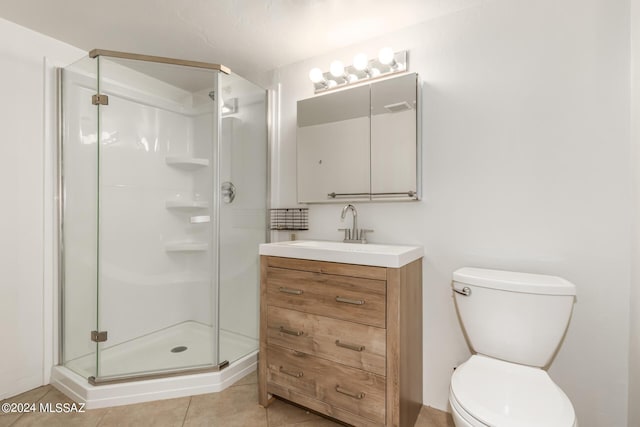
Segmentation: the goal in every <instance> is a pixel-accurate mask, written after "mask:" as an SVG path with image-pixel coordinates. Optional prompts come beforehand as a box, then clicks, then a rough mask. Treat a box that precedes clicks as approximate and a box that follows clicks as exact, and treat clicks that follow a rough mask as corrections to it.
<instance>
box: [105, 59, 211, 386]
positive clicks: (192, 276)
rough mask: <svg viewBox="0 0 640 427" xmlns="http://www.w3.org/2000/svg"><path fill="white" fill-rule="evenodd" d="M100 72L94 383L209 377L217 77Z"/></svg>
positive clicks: (117, 69)
mask: <svg viewBox="0 0 640 427" xmlns="http://www.w3.org/2000/svg"><path fill="white" fill-rule="evenodd" d="M98 61H99V85H98V90H99V93H100V94H101V95H106V96H107V97H108V104H102V105H98V107H97V108H98V117H99V125H98V136H99V138H98V147H99V156H98V157H99V174H98V193H99V220H98V273H97V277H98V283H97V289H98V295H97V304H98V316H97V322H98V325H97V331H99V332H102V333H104V332H106V341H101V342H99V345H98V367H97V377H98V381H99V379H107V380H108V379H109V378H113V377H121V376H136V375H143V374H149V373H163V372H166V371H175V370H184V369H192V368H203V369H207V368H211V367H214V366H215V365H217V364H218V334H217V329H218V313H217V307H218V301H217V299H218V293H217V288H216V286H215V285H216V271H215V266H216V259H217V256H218V254H217V240H216V230H215V222H214V221H213V219H214V212H215V197H214V191H213V189H214V181H215V175H216V174H215V164H216V158H215V151H216V150H215V149H214V147H215V141H216V139H215V137H216V133H217V122H218V117H217V115H218V108H217V106H216V104H215V101H214V95H213V94H214V93H215V91H216V86H217V78H218V76H217V72H216V71H212V70H205V69H199V68H193V67H185V66H179V65H171V64H162V63H153V62H145V61H137V60H131V59H119V58H107V57H98ZM102 337H103V338H104V335H103V336H102Z"/></svg>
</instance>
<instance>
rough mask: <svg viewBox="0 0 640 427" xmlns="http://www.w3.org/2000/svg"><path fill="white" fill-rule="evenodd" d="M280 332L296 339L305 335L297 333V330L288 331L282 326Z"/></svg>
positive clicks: (300, 332) (301, 332)
mask: <svg viewBox="0 0 640 427" xmlns="http://www.w3.org/2000/svg"><path fill="white" fill-rule="evenodd" d="M280 332H282V333H283V334H288V335H293V336H296V337H299V336H300V335H302V334H304V332H303V331H296V330H295V329H287V328H285V327H284V326H280Z"/></svg>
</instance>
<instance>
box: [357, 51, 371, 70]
mask: <svg viewBox="0 0 640 427" xmlns="http://www.w3.org/2000/svg"><path fill="white" fill-rule="evenodd" d="M368 65H369V59H368V58H367V55H365V54H364V53H359V54H357V55H356V56H354V57H353V67H354V68H355V69H356V70H358V71H364V70H366V69H367V66H368Z"/></svg>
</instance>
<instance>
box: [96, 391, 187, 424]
mask: <svg viewBox="0 0 640 427" xmlns="http://www.w3.org/2000/svg"><path fill="white" fill-rule="evenodd" d="M190 400H191V398H189V397H180V398H177V399H166V400H156V401H153V402H146V403H137V404H135V405H126V406H116V407H113V408H109V409H108V411H107V413H106V414H105V416H104V417H103V418H102V421H101V422H100V424H99V426H100V427H112V426H119V427H120V426H122V427H126V426H131V427H138V426H141V427H142V426H163V427H164V426H166V427H170V426H176V427H177V426H182V423H183V422H184V418H185V415H186V413H187V408H188V407H189V402H190Z"/></svg>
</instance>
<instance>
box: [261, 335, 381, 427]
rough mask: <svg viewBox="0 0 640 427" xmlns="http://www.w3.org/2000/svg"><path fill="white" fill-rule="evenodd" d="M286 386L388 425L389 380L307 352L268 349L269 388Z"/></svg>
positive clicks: (272, 347) (271, 347)
mask: <svg viewBox="0 0 640 427" xmlns="http://www.w3.org/2000/svg"><path fill="white" fill-rule="evenodd" d="M270 385H271V386H272V387H273V388H275V389H278V390H279V389H281V388H282V387H284V388H285V389H287V390H291V391H293V392H296V393H300V394H302V395H305V396H308V397H311V398H313V399H318V400H321V401H323V402H325V403H327V404H329V405H331V406H334V407H336V408H341V409H344V410H346V411H348V412H350V413H352V414H355V415H358V416H361V417H364V418H367V419H370V420H372V421H375V422H377V423H381V424H384V422H385V408H386V405H385V386H386V381H385V378H384V377H382V376H379V375H376V374H373V373H370V372H366V371H363V370H360V369H355V368H350V367H347V366H343V365H340V364H336V363H334V362H330V361H328V360H325V359H321V358H318V357H314V356H311V355H308V354H306V353H300V352H297V351H294V350H289V349H285V348H281V347H278V346H268V348H267V388H269V386H270Z"/></svg>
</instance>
